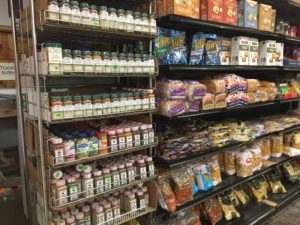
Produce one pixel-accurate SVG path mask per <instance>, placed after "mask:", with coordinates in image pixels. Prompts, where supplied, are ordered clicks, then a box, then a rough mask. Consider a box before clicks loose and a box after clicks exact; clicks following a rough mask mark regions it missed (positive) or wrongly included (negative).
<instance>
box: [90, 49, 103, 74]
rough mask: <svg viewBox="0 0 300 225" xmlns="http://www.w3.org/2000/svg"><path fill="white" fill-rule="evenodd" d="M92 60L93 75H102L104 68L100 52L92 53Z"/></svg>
mask: <svg viewBox="0 0 300 225" xmlns="http://www.w3.org/2000/svg"><path fill="white" fill-rule="evenodd" d="M92 60H93V65H94V71H95V73H97V74H100V73H103V71H104V68H103V62H102V57H101V52H100V51H93V53H92Z"/></svg>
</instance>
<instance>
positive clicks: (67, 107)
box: [62, 95, 74, 119]
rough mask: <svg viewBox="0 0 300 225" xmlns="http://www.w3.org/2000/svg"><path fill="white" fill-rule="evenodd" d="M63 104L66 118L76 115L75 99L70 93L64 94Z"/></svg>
mask: <svg viewBox="0 0 300 225" xmlns="http://www.w3.org/2000/svg"><path fill="white" fill-rule="evenodd" d="M62 106H63V110H64V119H69V118H73V117H74V113H73V101H72V97H71V96H70V95H65V96H63V99H62Z"/></svg>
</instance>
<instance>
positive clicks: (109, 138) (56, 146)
mask: <svg viewBox="0 0 300 225" xmlns="http://www.w3.org/2000/svg"><path fill="white" fill-rule="evenodd" d="M154 143H155V132H154V129H153V125H152V124H144V123H136V122H131V123H123V124H119V126H102V127H101V130H100V132H99V131H96V132H95V131H73V132H71V131H67V132H63V133H59V131H58V132H55V135H53V136H52V137H51V138H50V143H49V149H50V152H51V153H52V155H53V158H54V164H55V165H58V164H62V163H65V162H70V161H74V160H78V159H85V158H88V157H93V156H97V155H104V154H109V153H111V152H116V151H120V150H127V149H131V148H136V147H141V146H147V145H151V144H154Z"/></svg>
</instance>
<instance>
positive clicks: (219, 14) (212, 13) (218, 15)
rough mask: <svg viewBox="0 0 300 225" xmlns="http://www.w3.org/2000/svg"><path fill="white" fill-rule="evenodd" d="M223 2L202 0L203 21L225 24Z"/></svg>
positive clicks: (219, 0)
mask: <svg viewBox="0 0 300 225" xmlns="http://www.w3.org/2000/svg"><path fill="white" fill-rule="evenodd" d="M223 2H224V1H223V0H201V19H202V20H209V21H213V22H218V23H224V20H223V18H224V15H223V8H224V3H223Z"/></svg>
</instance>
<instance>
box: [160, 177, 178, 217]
mask: <svg viewBox="0 0 300 225" xmlns="http://www.w3.org/2000/svg"><path fill="white" fill-rule="evenodd" d="M158 187H159V188H158V203H159V205H160V207H161V208H163V209H165V210H167V211H169V212H175V211H176V199H175V195H174V192H173V190H172V188H171V186H170V183H169V182H168V181H167V180H160V181H159V182H158Z"/></svg>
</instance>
